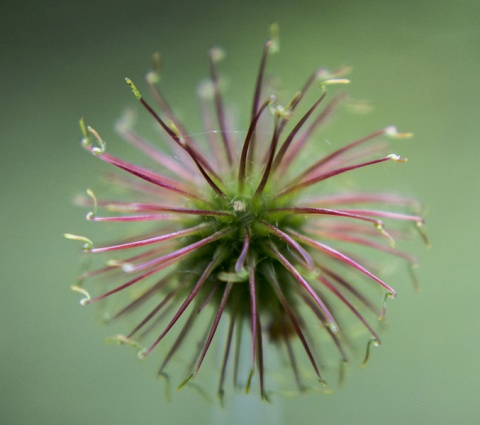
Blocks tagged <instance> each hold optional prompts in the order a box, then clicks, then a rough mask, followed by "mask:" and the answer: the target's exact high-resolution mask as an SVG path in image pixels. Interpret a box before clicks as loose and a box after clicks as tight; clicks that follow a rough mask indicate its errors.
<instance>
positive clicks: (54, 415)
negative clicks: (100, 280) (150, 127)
mask: <svg viewBox="0 0 480 425" xmlns="http://www.w3.org/2000/svg"><path fill="white" fill-rule="evenodd" d="M10 3H11V4H10V5H8V3H4V4H3V7H2V13H1V14H0V31H1V33H2V35H1V40H2V43H1V47H0V49H1V52H2V53H1V62H2V64H1V68H0V69H1V76H2V84H1V85H0V93H1V95H0V102H1V115H0V123H1V127H0V128H1V139H2V152H1V154H0V161H1V166H0V170H1V175H2V179H1V182H0V196H1V198H0V199H1V205H2V206H1V210H0V211H1V220H0V226H1V242H0V243H1V257H0V258H1V264H2V267H1V272H0V273H1V283H0V329H1V334H0V335H1V339H0V340H1V343H0V423H1V424H6V425H10V424H67V423H68V424H102V425H107V424H136V423H144V424H152V423H159V424H160V423H161V424H169V423H171V424H180V425H182V424H192V423H199V424H200V423H210V422H212V421H216V422H217V423H220V421H222V420H226V421H228V420H230V421H231V423H259V422H260V420H259V419H258V418H261V420H262V421H263V423H266V424H268V423H272V424H273V423H282V422H283V423H285V424H291V423H298V424H317V423H330V424H364V423H365V424H367V423H368V424H372V425H375V424H428V423H432V424H433V423H434V424H451V423H459V424H474V423H475V424H476V423H478V418H479V413H480V412H479V410H480V409H479V407H478V399H479V396H480V371H479V366H478V358H479V354H480V340H479V338H480V333H479V330H480V329H479V325H478V323H479V322H478V315H477V311H478V300H479V299H480V289H479V288H480V285H479V282H478V274H477V272H476V271H475V270H477V266H476V265H475V264H476V263H477V262H478V255H479V254H480V249H479V248H480V247H479V240H480V224H479V223H480V220H479V219H478V215H479V210H480V196H479V184H478V183H479V178H480V172H479V166H478V161H479V158H480V130H479V121H480V78H479V72H478V69H479V68H480V26H479V22H480V2H478V1H476V0H472V1H465V0H463V1H462V0H458V1H438V0H417V1H403V2H401V1H384V0H383V1H381V0H371V1H368V0H365V1H335V2H331V1H330V2H323V1H298V2H294V1H284V0H278V1H275V2H273V1H271V2H270V1H261V0H260V1H251V0H248V1H245V0H244V1H232V0H223V1H221V0H212V1H202V0H200V1H186V0H179V1H176V2H174V1H169V2H167V1H143V0H137V1H131V0H130V1H128V0H115V1H112V0H108V1H91V0H84V1H81V2H80V1H78V2H77V1H65V2H60V1H58V2H55V1H46V2H33V1H30V2H28V1H27V2H10ZM274 21H276V22H278V23H279V24H280V31H281V33H280V36H281V51H280V54H279V55H278V56H276V57H275V58H274V60H272V63H271V66H270V68H269V70H270V72H273V73H278V74H279V75H281V76H282V80H283V83H284V85H285V86H286V87H288V88H289V89H290V90H292V91H293V90H295V89H297V87H298V86H299V84H301V83H302V82H303V80H304V79H305V77H306V76H307V75H308V74H309V72H310V71H311V70H313V69H314V68H316V67H318V66H319V65H325V66H328V67H330V68H334V67H337V66H341V65H345V64H348V65H352V66H353V69H354V72H353V73H352V74H351V78H352V80H353V84H352V85H351V87H349V90H350V93H352V95H353V96H354V97H356V98H361V99H368V100H370V101H371V103H372V105H373V106H374V110H373V112H372V113H370V114H368V115H365V116H362V117H361V119H358V118H355V119H353V121H352V123H353V124H349V122H348V119H346V118H348V116H345V115H343V116H342V119H346V121H345V126H349V125H354V126H355V127H354V128H348V130H349V134H358V135H362V134H364V133H365V132H367V131H370V130H372V129H376V128H379V127H382V126H384V125H389V124H396V125H398V127H399V129H401V130H405V131H413V132H414V133H415V138H414V139H413V140H412V141H408V142H405V143H404V142H401V144H399V145H398V147H397V148H396V149H395V152H396V153H399V154H402V155H403V156H406V157H408V158H409V159H410V162H409V163H408V164H407V165H406V166H402V167H396V170H395V171H394V172H392V174H391V176H390V177H389V178H386V179H385V181H382V182H381V183H382V184H381V186H383V187H384V188H385V189H387V188H388V187H395V188H397V189H398V190H400V191H403V192H406V193H410V194H415V195H416V196H418V197H419V198H420V199H422V200H423V201H424V203H425V204H426V205H427V207H428V209H429V213H428V215H427V230H428V234H429V236H430V239H431V241H432V244H433V249H432V250H425V249H423V247H420V246H418V247H417V248H416V253H417V254H418V255H419V257H420V260H421V268H420V269H419V271H418V275H419V278H420V281H421V286H422V289H421V291H420V293H415V291H414V290H413V289H412V288H411V285H409V282H405V283H401V282H400V283H395V287H396V289H397V290H398V292H399V296H398V298H397V300H395V301H393V302H391V303H389V311H388V317H389V324H390V325H389V329H388V331H387V332H386V335H385V337H384V343H383V345H382V347H381V348H378V349H375V351H374V353H373V359H372V361H371V362H370V363H369V365H368V367H367V368H366V369H363V370H359V369H358V368H357V367H355V366H352V368H351V369H352V373H351V374H350V375H351V376H350V378H349V379H348V382H347V384H346V387H345V388H344V389H342V390H339V391H336V392H334V393H333V394H331V395H327V396H319V395H317V394H313V393H312V394H307V395H305V396H301V397H297V398H292V399H285V400H283V399H278V398H277V399H275V400H274V404H273V405H272V406H270V405H266V404H261V403H257V402H255V401H254V399H255V397H256V394H253V395H252V397H251V398H249V399H247V400H245V399H242V400H237V401H236V402H235V403H234V404H233V405H232V406H231V407H230V408H229V409H227V410H225V411H223V412H219V411H218V409H217V408H216V407H215V406H214V405H210V404H208V403H205V402H204V401H203V400H202V399H201V398H200V397H199V396H198V395H197V394H195V393H192V392H189V391H184V392H181V393H176V394H174V397H173V400H172V401H171V402H166V401H165V399H164V396H163V389H162V384H161V383H159V382H158V381H157V380H156V379H155V377H154V374H153V373H152V368H151V367H148V366H146V365H145V364H144V363H142V362H139V361H136V360H135V357H134V355H132V352H131V351H130V350H123V349H119V348H117V347H115V346H111V345H105V344H104V343H103V340H104V338H105V337H106V336H108V335H110V334H111V330H109V329H106V328H102V327H101V326H98V325H97V323H95V320H94V314H93V313H92V310H89V309H87V308H81V307H80V306H79V304H78V300H79V296H78V294H75V293H72V292H71V291H70V285H71V283H72V282H73V281H74V279H75V276H76V273H77V270H78V256H79V246H78V244H76V243H72V242H68V241H66V240H64V239H63V237H62V234H63V233H64V232H72V233H80V234H90V235H92V234H93V233H94V231H93V229H92V226H93V224H92V223H85V222H84V220H83V214H84V211H83V209H79V208H77V207H75V206H73V205H72V202H71V200H72V199H73V197H74V196H75V195H77V194H79V193H82V192H83V190H84V189H85V188H87V187H90V186H92V185H93V184H95V183H96V182H97V176H98V174H99V172H100V171H101V170H103V169H104V167H103V164H101V163H100V161H95V160H94V159H93V158H92V157H91V156H90V155H88V154H87V153H86V152H84V151H83V150H82V149H81V147H80V144H79V139H80V132H79V129H78V119H79V118H80V117H81V116H85V117H86V118H87V120H88V122H89V123H90V124H91V125H92V126H94V127H95V128H96V129H97V130H99V131H101V133H102V135H103V137H104V138H105V139H106V140H111V141H112V143H113V140H115V136H114V132H113V123H114V121H115V120H116V119H117V117H118V116H119V114H120V113H121V112H122V111H123V109H124V108H125V107H128V106H132V105H133V104H134V103H135V100H134V98H133V97H132V95H131V93H130V90H129V89H128V88H127V87H126V86H125V83H124V81H123V78H124V77H125V76H129V77H130V78H132V79H134V80H135V81H137V82H139V86H141V85H140V82H141V80H142V78H143V75H144V71H145V69H146V68H147V67H148V66H149V64H150V55H151V53H152V52H154V51H156V50H160V51H161V52H162V54H163V57H164V58H165V60H166V70H165V80H164V81H165V84H164V87H165V92H166V94H167V96H168V98H169V99H171V100H172V103H173V104H174V105H175V106H176V107H177V109H179V110H180V111H182V112H183V113H184V114H185V116H187V114H190V113H191V114H196V104H195V103H194V102H192V99H193V94H194V90H195V86H196V84H197V82H198V81H199V80H201V79H202V78H205V77H206V76H207V73H208V69H207V61H206V56H205V52H206V49H207V48H208V47H209V46H210V45H212V44H217V43H218V44H220V45H221V46H222V47H224V48H225V49H226V50H227V54H228V56H227V61H226V62H225V63H224V64H222V67H223V70H224V73H225V74H227V75H228V77H229V81H230V82H231V86H230V88H231V91H230V93H229V94H230V97H229V99H230V100H233V99H232V97H235V96H237V97H238V104H239V105H240V107H246V102H247V97H246V95H244V94H243V93H244V92H248V93H250V90H251V87H252V81H253V68H255V69H256V67H257V63H258V57H259V54H260V48H261V47H260V46H261V44H262V43H263V41H264V40H265V39H266V37H267V35H268V27H269V25H270V23H271V22H274ZM252 46H253V47H252ZM252 67H253V68H252ZM247 78H248V79H249V80H248V81H244V80H245V79H247ZM245 84H246V85H245ZM244 96H245V97H244ZM384 183H385V185H384ZM385 186H388V187H385ZM418 245H420V244H418ZM477 265H478V264H477ZM242 415H243V417H242Z"/></svg>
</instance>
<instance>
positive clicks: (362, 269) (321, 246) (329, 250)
mask: <svg viewBox="0 0 480 425" xmlns="http://www.w3.org/2000/svg"><path fill="white" fill-rule="evenodd" d="M291 234H292V236H293V237H295V238H296V239H298V240H301V241H302V242H304V243H306V244H307V245H309V246H311V247H312V248H315V249H317V250H318V251H321V252H324V253H325V254H327V255H329V256H331V257H334V258H336V259H337V260H340V261H342V262H344V263H345V264H348V265H349V266H351V267H353V268H354V269H356V270H358V271H359V272H361V273H363V274H364V275H366V276H368V277H369V278H371V279H373V280H374V281H375V282H377V283H379V284H380V285H381V286H383V287H384V288H385V289H386V290H387V291H388V292H389V293H390V294H392V296H393V297H395V296H396V295H397V293H396V292H395V290H394V289H393V288H392V287H390V286H389V285H387V284H386V283H385V282H384V281H383V280H381V279H380V278H378V277H377V276H375V275H374V274H373V273H371V272H370V271H368V270H367V269H366V268H365V267H363V266H362V265H360V264H359V263H357V262H356V261H354V260H353V259H352V258H350V257H348V256H346V255H345V254H343V253H341V252H340V251H337V250H336V249H334V248H332V247H329V246H328V245H325V244H323V243H321V242H318V241H315V240H313V239H310V238H308V237H306V236H304V235H301V234H300V233H297V232H295V231H293V230H292V231H291Z"/></svg>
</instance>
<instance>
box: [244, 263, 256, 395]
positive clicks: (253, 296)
mask: <svg viewBox="0 0 480 425" xmlns="http://www.w3.org/2000/svg"><path fill="white" fill-rule="evenodd" d="M248 265H249V269H250V278H249V280H248V283H249V289H250V321H251V325H252V349H251V353H252V354H251V356H252V360H251V364H250V373H249V374H248V380H247V385H246V387H245V392H246V393H248V392H249V390H250V384H251V381H252V377H253V373H254V371H255V358H256V355H257V332H258V328H257V325H258V316H257V296H256V288H255V264H254V260H253V257H252V256H250V257H249V262H248Z"/></svg>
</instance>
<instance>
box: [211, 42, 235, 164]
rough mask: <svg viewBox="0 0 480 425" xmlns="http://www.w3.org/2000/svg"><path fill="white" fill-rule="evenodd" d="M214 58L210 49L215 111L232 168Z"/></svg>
mask: <svg viewBox="0 0 480 425" xmlns="http://www.w3.org/2000/svg"><path fill="white" fill-rule="evenodd" d="M214 56H215V53H214V50H213V49H210V51H209V55H208V57H209V59H210V76H211V79H212V83H213V89H214V96H215V109H216V111H217V119H218V125H219V127H220V133H221V136H222V141H223V146H224V148H225V155H226V157H227V162H228V165H229V166H231V165H232V163H233V148H232V143H231V141H230V139H229V137H228V131H227V125H226V122H225V111H224V107H223V102H222V97H221V94H220V87H219V81H218V72H217V67H216V61H215V58H214Z"/></svg>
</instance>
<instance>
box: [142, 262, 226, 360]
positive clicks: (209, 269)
mask: <svg viewBox="0 0 480 425" xmlns="http://www.w3.org/2000/svg"><path fill="white" fill-rule="evenodd" d="M217 265H218V257H216V258H214V259H212V261H210V263H209V264H208V266H207V267H206V269H205V270H204V271H203V273H202V275H201V276H200V278H199V279H198V281H197V283H196V284H195V286H194V288H193V289H192V291H191V292H190V294H189V295H188V297H187V298H186V299H185V301H184V302H183V304H182V305H181V306H180V308H179V309H178V310H177V312H176V313H175V315H174V316H173V318H172V320H171V321H170V323H169V324H168V325H167V327H166V328H165V330H164V331H163V332H162V333H161V334H160V336H159V337H158V338H157V339H156V340H155V341H154V342H153V344H152V345H151V346H150V347H149V348H147V349H146V350H145V351H143V352H141V353H140V355H141V357H146V356H148V355H149V354H150V353H151V352H152V350H153V349H154V348H155V347H156V346H157V345H158V343H159V342H160V341H161V340H162V339H163V337H164V336H165V335H166V334H167V333H168V331H170V329H171V328H172V326H173V325H174V324H175V323H176V322H177V320H178V319H179V318H180V316H181V315H182V314H183V312H184V311H185V310H186V308H187V307H188V306H189V305H190V303H191V302H192V300H193V299H194V298H195V297H196V295H197V294H198V291H200V288H201V287H202V286H203V284H204V283H205V281H206V280H207V279H208V277H209V276H210V274H211V273H212V271H213V269H214V268H215V267H216V266H217Z"/></svg>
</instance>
